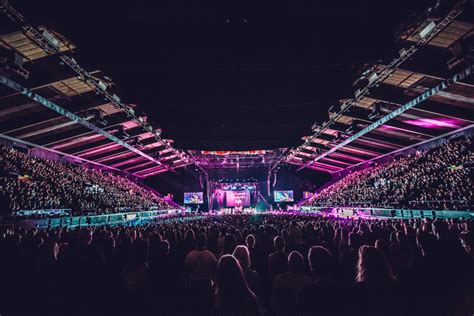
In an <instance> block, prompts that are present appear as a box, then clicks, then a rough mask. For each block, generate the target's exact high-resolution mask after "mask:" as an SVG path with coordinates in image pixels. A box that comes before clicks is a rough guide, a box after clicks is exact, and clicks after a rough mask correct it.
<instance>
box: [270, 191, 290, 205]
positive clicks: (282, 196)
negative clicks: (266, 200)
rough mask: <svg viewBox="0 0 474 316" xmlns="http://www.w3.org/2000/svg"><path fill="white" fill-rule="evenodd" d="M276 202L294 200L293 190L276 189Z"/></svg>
mask: <svg viewBox="0 0 474 316" xmlns="http://www.w3.org/2000/svg"><path fill="white" fill-rule="evenodd" d="M274 197H275V202H277V203H278V202H293V201H294V199H293V191H292V190H286V191H275V192H274Z"/></svg>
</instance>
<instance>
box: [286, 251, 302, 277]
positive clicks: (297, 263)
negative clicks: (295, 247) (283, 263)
mask: <svg viewBox="0 0 474 316" xmlns="http://www.w3.org/2000/svg"><path fill="white" fill-rule="evenodd" d="M288 267H289V268H290V271H291V272H293V273H303V271H304V258H303V256H302V255H301V253H299V252H298V251H292V252H290V255H289V256H288Z"/></svg>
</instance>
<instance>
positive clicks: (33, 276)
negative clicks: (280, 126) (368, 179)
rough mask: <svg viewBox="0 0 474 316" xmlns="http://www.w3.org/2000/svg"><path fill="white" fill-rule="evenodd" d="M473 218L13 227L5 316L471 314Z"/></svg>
mask: <svg viewBox="0 0 474 316" xmlns="http://www.w3.org/2000/svg"><path fill="white" fill-rule="evenodd" d="M473 229H474V225H473V222H472V221H468V220H459V221H456V220H434V221H432V220H428V219H424V220H421V219H412V220H363V219H356V220H349V219H336V218H324V217H316V216H306V215H290V214H288V215H273V214H260V215H206V216H199V215H194V216H187V217H176V218H173V219H167V220H164V221H155V222H150V223H145V224H143V223H142V224H140V225H135V226H132V225H129V226H124V225H122V226H116V227H110V226H109V227H104V226H102V227H81V228H61V229H43V230H38V229H35V228H33V229H29V230H25V229H20V228H16V229H11V228H9V229H4V230H3V231H1V235H0V251H1V253H2V254H3V256H2V260H0V273H1V274H2V275H1V276H0V280H2V281H1V282H0V289H1V293H0V299H1V301H0V313H1V314H2V315H3V314H5V315H63V314H64V315H108V314H110V315H472V312H473V303H474V300H473V298H474V296H473V286H474V279H473V258H474V252H473V251H474V239H473V234H474V231H473Z"/></svg>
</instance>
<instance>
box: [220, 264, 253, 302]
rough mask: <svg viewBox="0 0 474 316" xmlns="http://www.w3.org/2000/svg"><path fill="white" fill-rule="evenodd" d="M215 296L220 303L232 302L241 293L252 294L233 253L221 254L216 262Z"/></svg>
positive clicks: (241, 294) (238, 297)
mask: <svg viewBox="0 0 474 316" xmlns="http://www.w3.org/2000/svg"><path fill="white" fill-rule="evenodd" d="M216 285H217V296H218V299H220V300H221V304H226V303H227V304H232V303H235V300H236V299H237V300H238V299H240V296H243V295H250V293H251V295H254V294H253V293H252V291H250V289H249V287H248V285H247V281H245V277H244V274H243V272H242V268H241V267H240V264H239V262H238V260H237V259H236V258H235V257H234V256H233V255H223V256H222V257H221V258H220V259H219V262H218V263H217V270H216Z"/></svg>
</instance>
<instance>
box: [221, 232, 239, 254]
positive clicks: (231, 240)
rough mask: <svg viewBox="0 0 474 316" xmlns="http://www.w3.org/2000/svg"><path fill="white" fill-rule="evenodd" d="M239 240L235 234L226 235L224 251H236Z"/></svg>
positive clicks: (226, 252)
mask: <svg viewBox="0 0 474 316" xmlns="http://www.w3.org/2000/svg"><path fill="white" fill-rule="evenodd" d="M236 245H237V241H236V240H235V237H234V236H233V235H226V236H225V237H224V253H225V254H231V253H233V252H234V249H235V246H236Z"/></svg>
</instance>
